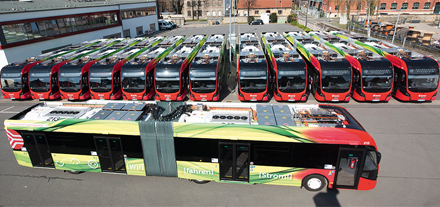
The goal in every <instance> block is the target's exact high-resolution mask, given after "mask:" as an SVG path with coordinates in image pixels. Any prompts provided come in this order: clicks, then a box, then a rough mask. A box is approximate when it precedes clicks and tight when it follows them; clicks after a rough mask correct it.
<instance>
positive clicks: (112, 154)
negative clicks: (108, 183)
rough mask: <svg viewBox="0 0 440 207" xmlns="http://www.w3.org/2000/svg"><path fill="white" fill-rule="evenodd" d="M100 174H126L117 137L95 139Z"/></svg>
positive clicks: (119, 141)
mask: <svg viewBox="0 0 440 207" xmlns="http://www.w3.org/2000/svg"><path fill="white" fill-rule="evenodd" d="M95 144H96V151H97V152H98V157H99V162H100V164H101V169H102V172H114V173H126V169H125V162H124V153H123V152H122V145H121V140H120V139H119V138H117V137H113V138H108V137H95Z"/></svg>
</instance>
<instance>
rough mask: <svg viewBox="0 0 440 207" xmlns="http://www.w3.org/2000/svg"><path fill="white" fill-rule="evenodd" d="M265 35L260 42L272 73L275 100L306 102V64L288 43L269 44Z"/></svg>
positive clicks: (273, 42)
mask: <svg viewBox="0 0 440 207" xmlns="http://www.w3.org/2000/svg"><path fill="white" fill-rule="evenodd" d="M266 34H267V33H265V34H264V33H263V34H262V42H263V44H264V46H265V51H266V55H267V60H268V63H269V66H270V67H271V68H272V70H273V71H274V81H273V82H274V86H275V87H274V98H275V100H277V101H307V97H308V95H309V90H308V88H309V87H308V83H309V81H308V72H307V64H306V62H305V61H304V59H303V58H302V57H301V56H300V55H299V54H298V52H297V51H296V50H295V48H293V46H292V45H291V44H289V42H287V41H286V40H284V41H271V42H269V41H268V40H267V39H266ZM276 34H278V33H276Z"/></svg>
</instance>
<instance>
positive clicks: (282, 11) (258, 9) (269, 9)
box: [237, 0, 292, 17]
mask: <svg viewBox="0 0 440 207" xmlns="http://www.w3.org/2000/svg"><path fill="white" fill-rule="evenodd" d="M237 8H238V9H237V11H238V15H239V16H254V17H259V16H261V14H262V13H277V14H278V16H288V15H289V14H290V11H291V9H292V0H256V3H255V6H254V7H252V8H251V9H250V10H249V14H248V9H247V7H246V5H245V2H244V1H239V2H238V5H237Z"/></svg>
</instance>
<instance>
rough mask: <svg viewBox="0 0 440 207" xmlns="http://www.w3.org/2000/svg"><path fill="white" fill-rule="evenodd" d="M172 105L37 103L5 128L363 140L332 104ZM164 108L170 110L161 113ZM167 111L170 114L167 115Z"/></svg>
mask: <svg viewBox="0 0 440 207" xmlns="http://www.w3.org/2000/svg"><path fill="white" fill-rule="evenodd" d="M173 105H175V106H169V103H161V102H157V103H156V102H153V101H144V102H133V101H104V100H90V101H87V102H78V103H68V102H42V103H40V104H37V105H35V106H33V107H31V108H29V109H27V110H25V111H23V112H20V113H19V114H17V115H15V116H13V117H12V118H10V119H8V120H5V127H6V128H8V129H15V130H36V131H39V130H44V131H54V132H73V133H75V132H76V133H97V134H102V133H109V134H126V135H139V128H138V127H139V126H138V124H137V123H136V122H138V121H172V122H174V123H173V125H174V127H173V128H174V134H175V136H183V137H199V138H219V139H231V138H237V139H240V140H261V141H286V142H315V141H316V140H314V139H310V138H311V137H310V136H309V135H311V134H314V136H316V138H319V139H320V140H319V142H322V143H335V144H336V143H345V144H359V145H362V144H363V142H362V140H353V139H352V138H353V137H355V135H356V136H357V135H359V134H362V133H365V130H364V129H363V128H362V126H361V125H360V124H359V123H358V122H357V121H356V119H355V118H354V117H353V116H352V115H351V114H350V113H349V112H348V111H347V110H346V109H345V108H343V107H340V106H334V105H327V104H320V105H317V104H256V103H217V102H216V103H207V102H187V103H184V102H179V103H173ZM166 107H171V108H169V109H168V108H167V109H164V108H166ZM162 109H164V110H162ZM170 109H171V113H168V112H170ZM173 110H176V111H180V112H181V113H174V112H173ZM165 111H166V112H165ZM160 113H162V114H160ZM167 117H168V119H167ZM49 120H50V121H49ZM208 128H210V129H211V130H207V129H208ZM223 130H229V132H227V133H226V131H223ZM230 130H234V133H230ZM353 130H354V131H353ZM209 131H210V132H209ZM356 131H357V132H356ZM365 134H366V133H365ZM338 135H343V136H338ZM368 137H369V136H368ZM356 139H359V137H357V138H356ZM370 139H371V137H370Z"/></svg>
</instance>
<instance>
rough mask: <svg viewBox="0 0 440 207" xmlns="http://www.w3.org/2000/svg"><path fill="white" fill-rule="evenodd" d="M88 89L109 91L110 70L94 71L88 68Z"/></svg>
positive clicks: (110, 85)
mask: <svg viewBox="0 0 440 207" xmlns="http://www.w3.org/2000/svg"><path fill="white" fill-rule="evenodd" d="M89 82H90V90H92V91H95V92H110V91H111V90H112V72H108V71H103V72H95V71H92V69H90V78H89Z"/></svg>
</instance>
